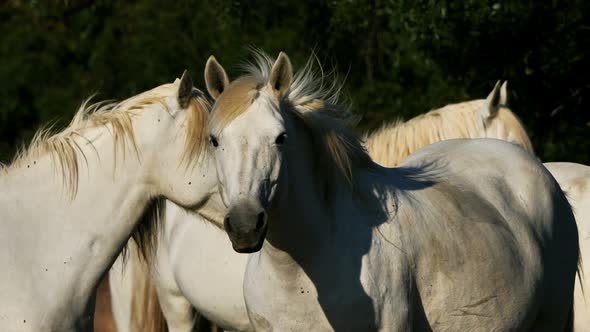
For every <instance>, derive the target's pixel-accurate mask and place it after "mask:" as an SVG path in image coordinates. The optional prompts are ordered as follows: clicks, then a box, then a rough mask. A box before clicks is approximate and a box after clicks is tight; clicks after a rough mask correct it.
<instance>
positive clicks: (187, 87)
mask: <svg viewBox="0 0 590 332" xmlns="http://www.w3.org/2000/svg"><path fill="white" fill-rule="evenodd" d="M192 93H193V79H192V78H191V76H190V75H189V74H188V72H187V71H186V70H185V71H184V73H182V77H181V78H180V83H178V105H180V107H181V108H182V109H185V108H187V107H188V105H189V103H190V101H191V96H192Z"/></svg>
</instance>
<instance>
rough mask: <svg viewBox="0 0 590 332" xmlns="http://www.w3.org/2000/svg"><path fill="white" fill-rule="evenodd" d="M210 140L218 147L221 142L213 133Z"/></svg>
mask: <svg viewBox="0 0 590 332" xmlns="http://www.w3.org/2000/svg"><path fill="white" fill-rule="evenodd" d="M209 142H211V145H213V147H215V148H216V147H218V146H219V142H217V138H216V137H215V136H213V135H209Z"/></svg>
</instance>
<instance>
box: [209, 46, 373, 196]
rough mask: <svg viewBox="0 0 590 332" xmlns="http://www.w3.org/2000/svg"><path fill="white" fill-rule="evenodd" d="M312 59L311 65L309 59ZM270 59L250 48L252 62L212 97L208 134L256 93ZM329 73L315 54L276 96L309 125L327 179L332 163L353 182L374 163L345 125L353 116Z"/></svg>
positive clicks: (262, 86) (264, 83)
mask: <svg viewBox="0 0 590 332" xmlns="http://www.w3.org/2000/svg"><path fill="white" fill-rule="evenodd" d="M315 63H317V64H318V65H317V67H318V68H317V69H315V66H314V64H315ZM272 66H273V59H271V58H270V57H269V56H268V55H267V54H265V53H263V52H261V51H255V52H254V62H251V63H248V64H246V65H245V66H243V69H244V70H245V72H246V74H245V75H243V76H241V77H239V78H238V79H236V80H235V81H233V82H232V83H231V84H230V86H229V87H228V88H227V90H226V91H224V93H223V94H222V95H221V96H220V97H219V98H218V99H217V102H216V103H215V105H214V108H213V111H212V112H211V118H210V121H209V125H210V129H211V132H212V133H213V134H215V135H216V134H218V133H219V132H221V130H222V129H223V128H224V127H225V126H227V124H228V123H230V122H231V121H232V120H233V119H235V118H236V117H237V116H238V115H240V114H241V113H243V112H245V111H246V110H247V109H248V107H249V106H250V105H251V104H252V103H253V102H254V101H255V100H256V99H257V98H258V97H259V96H260V91H261V90H262V89H265V88H267V87H268V82H269V79H270V73H271V69H272ZM334 76H335V75H334V74H333V73H329V74H325V73H324V71H323V70H322V68H321V65H320V64H319V62H318V61H317V58H316V57H315V56H313V55H312V56H311V57H310V58H309V59H308V61H307V62H306V64H305V66H304V67H303V68H301V69H300V70H298V71H297V72H296V73H295V74H294V76H293V80H292V81H291V85H290V87H289V89H288V92H287V93H286V94H285V95H284V96H283V98H282V99H281V100H279V104H280V106H281V109H284V110H286V111H288V112H289V113H290V114H292V115H294V116H295V118H296V119H299V120H301V121H302V122H303V124H304V125H305V126H306V127H307V128H308V129H309V131H310V133H311V136H312V142H313V148H314V149H316V150H317V151H314V152H315V153H314V155H315V156H318V158H319V159H320V160H319V162H318V163H317V167H318V171H319V172H320V174H322V175H323V176H322V177H323V178H325V179H326V182H327V183H326V184H327V185H328V186H331V185H333V184H334V183H333V180H335V179H334V168H336V169H337V170H338V172H337V173H338V174H339V175H340V176H342V177H343V178H344V179H345V180H346V181H347V182H348V183H349V185H350V186H354V184H355V183H354V182H355V181H354V179H355V172H356V170H357V169H359V168H372V167H373V165H374V163H373V162H372V161H371V158H370V157H369V155H368V154H367V152H366V150H365V148H364V147H363V145H362V143H361V141H360V139H359V138H358V137H356V136H355V135H354V134H352V132H351V131H349V130H348V128H347V127H348V126H350V125H351V124H353V123H354V120H355V118H354V117H353V116H352V113H351V112H350V108H349V106H348V105H347V104H346V103H342V102H340V91H341V88H342V85H341V84H340V83H338V80H337V79H336V77H334Z"/></svg>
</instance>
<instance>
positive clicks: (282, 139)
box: [275, 133, 287, 145]
mask: <svg viewBox="0 0 590 332" xmlns="http://www.w3.org/2000/svg"><path fill="white" fill-rule="evenodd" d="M286 140H287V134H286V133H281V134H280V135H279V136H277V138H276V139H275V144H276V145H283V144H285V141H286Z"/></svg>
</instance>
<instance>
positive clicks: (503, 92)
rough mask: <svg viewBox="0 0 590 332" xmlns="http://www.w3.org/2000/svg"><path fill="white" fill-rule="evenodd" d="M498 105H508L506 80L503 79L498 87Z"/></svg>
mask: <svg viewBox="0 0 590 332" xmlns="http://www.w3.org/2000/svg"><path fill="white" fill-rule="evenodd" d="M500 105H502V106H506V105H508V81H504V83H502V86H501V87H500Z"/></svg>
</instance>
